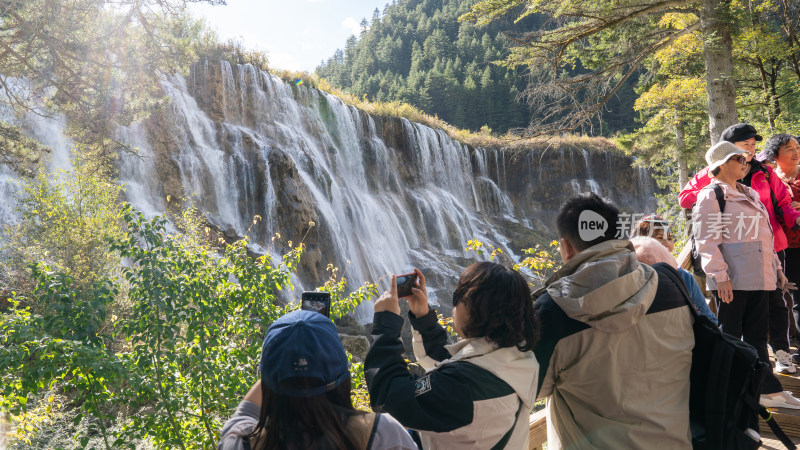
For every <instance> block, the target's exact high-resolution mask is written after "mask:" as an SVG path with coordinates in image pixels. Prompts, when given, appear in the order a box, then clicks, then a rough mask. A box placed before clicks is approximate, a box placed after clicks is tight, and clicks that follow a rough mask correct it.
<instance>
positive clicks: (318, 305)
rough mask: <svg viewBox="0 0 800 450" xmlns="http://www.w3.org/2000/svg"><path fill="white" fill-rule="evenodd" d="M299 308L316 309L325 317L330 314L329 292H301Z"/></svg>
mask: <svg viewBox="0 0 800 450" xmlns="http://www.w3.org/2000/svg"><path fill="white" fill-rule="evenodd" d="M300 308H301V309H305V310H307V311H316V312H318V313H320V314H322V315H324V316H325V317H330V316H331V293H330V292H316V291H306V292H303V296H302V297H301V303H300Z"/></svg>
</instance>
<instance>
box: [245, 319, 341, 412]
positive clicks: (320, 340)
mask: <svg viewBox="0 0 800 450" xmlns="http://www.w3.org/2000/svg"><path fill="white" fill-rule="evenodd" d="M260 369H261V380H262V381H263V382H264V383H265V384H266V385H267V386H268V387H269V388H270V390H272V391H273V392H275V393H277V394H281V395H287V396H290V397H313V396H315V395H320V394H323V393H325V392H327V391H329V390H332V389H334V388H335V387H336V386H338V385H339V384H340V383H341V382H342V381H344V380H346V379H347V378H348V377H349V376H350V370H349V368H348V363H347V354H345V351H344V347H342V342H341V341H340V340H339V334H338V332H337V331H336V326H334V325H333V322H331V320H330V319H329V318H327V317H325V316H324V315H322V314H320V313H317V312H314V311H305V310H297V311H293V312H290V313H289V314H286V315H284V316H283V317H281V318H280V319H278V320H276V321H275V322H273V323H272V325H270V327H269V330H267V335H266V337H264V345H263V346H262V349H261V365H260ZM295 377H307V378H316V379H318V380H320V381H321V382H322V384H321V385H320V386H316V387H313V388H308V389H292V388H287V387H285V386H282V384H283V382H284V381H286V380H288V379H290V378H295Z"/></svg>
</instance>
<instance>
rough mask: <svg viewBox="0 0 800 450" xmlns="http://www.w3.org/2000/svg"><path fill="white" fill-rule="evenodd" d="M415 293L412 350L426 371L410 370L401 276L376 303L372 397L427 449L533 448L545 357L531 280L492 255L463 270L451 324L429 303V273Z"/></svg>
mask: <svg viewBox="0 0 800 450" xmlns="http://www.w3.org/2000/svg"><path fill="white" fill-rule="evenodd" d="M414 272H415V273H416V274H417V284H416V287H415V288H413V290H412V295H411V296H409V297H407V298H408V306H409V310H410V311H409V314H408V317H409V320H410V322H411V326H412V328H413V330H414V331H413V349H414V355H415V356H416V358H417V363H419V364H420V365H421V366H422V367H423V368H424V369H425V370H427V372H426V374H425V375H424V376H422V377H415V376H412V375H411V373H410V372H409V369H408V365H407V363H406V361H405V359H404V358H403V352H404V349H403V343H402V342H401V340H400V329H401V328H402V326H403V323H404V320H403V318H402V317H401V316H400V305H399V303H398V298H397V280H396V277H395V276H392V281H391V289H390V290H389V291H387V292H385V293H384V294H383V295H382V296H381V297H380V299H378V301H377V302H375V318H374V321H373V322H374V328H373V330H372V334H373V337H374V338H375V339H374V342H373V344H372V346H371V347H370V349H369V352H368V353H367V357H366V359H365V361H364V369H365V370H364V372H365V375H366V378H367V386H368V388H369V394H370V402H371V403H372V408H373V409H374V410H375V411H386V412H389V413H391V414H392V416H394V417H396V418H397V420H398V421H400V423H402V424H403V425H405V426H406V427H408V428H411V429H413V430H416V431H418V432H419V435H420V438H421V441H422V448H424V449H489V448H508V449H527V448H528V441H529V424H528V417H529V413H530V410H531V408H532V407H533V402H534V399H535V398H536V378H537V373H538V369H539V364H538V363H537V362H536V358H535V357H534V355H533V352H532V351H531V350H532V348H533V346H534V344H535V342H536V332H537V329H538V326H537V319H536V316H535V315H534V312H533V302H532V301H531V293H530V288H529V287H528V283H527V281H525V279H524V278H523V277H522V276H521V275H520V274H519V273H518V272H517V271H515V270H512V269H508V268H505V267H503V266H501V265H499V264H495V263H492V262H480V263H475V264H473V265H471V266H469V267H467V268H466V269H465V270H464V271H463V272H462V273H461V277H460V278H459V280H458V284H457V285H456V288H455V292H453V307H454V309H453V328H454V330H455V332H456V333H457V334H458V336H459V337H460V338H461V339H460V340H459V341H458V342H456V343H455V344H453V345H445V344H447V332H446V331H445V329H444V328H443V327H442V326H441V325H440V324H439V322H438V319H437V316H436V310H434V309H433V308H431V307H429V305H428V294H427V289H426V284H425V277H424V276H423V274H422V272H420V271H419V270H417V269H415V270H414Z"/></svg>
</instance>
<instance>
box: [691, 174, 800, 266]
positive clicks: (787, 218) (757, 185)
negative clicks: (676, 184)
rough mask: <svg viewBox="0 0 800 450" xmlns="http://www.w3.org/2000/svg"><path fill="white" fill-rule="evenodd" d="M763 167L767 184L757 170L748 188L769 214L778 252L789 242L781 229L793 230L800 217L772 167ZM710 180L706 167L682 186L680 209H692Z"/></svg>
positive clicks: (784, 186) (763, 176)
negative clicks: (777, 212)
mask: <svg viewBox="0 0 800 450" xmlns="http://www.w3.org/2000/svg"><path fill="white" fill-rule="evenodd" d="M764 167H765V168H766V169H767V173H769V182H767V177H766V176H765V175H764V172H762V171H760V170H757V171H756V172H755V173H753V177H752V178H751V181H750V187H752V188H753V189H755V191H756V192H758V195H759V196H760V197H761V203H763V204H764V206H765V207H766V208H767V213H768V214H769V223H770V225H771V226H772V229H773V230H774V231H775V251H776V252H779V251H781V250H783V249H785V248H786V247H788V246H789V241H788V240H787V239H786V233H784V231H783V227H786V228H789V229H794V228H795V222H796V221H797V218H798V217H800V212H797V211H795V209H794V208H792V207H791V206H790V205H791V203H792V197H791V194H790V193H789V189H788V188H787V187H786V185H785V184H783V182H782V181H781V179H780V177H779V176H778V174H776V173H775V171H773V170H772V167H769V166H767V165H765V166H764ZM711 180H712V176H711V173H710V172H709V170H708V167H706V168H704V169H703V170H701V171H700V172H697V175H695V176H694V178H692V179H691V180H689V182H688V183H686V186H684V188H683V190H682V191H681V193H680V196H679V199H678V202H679V203H680V205H681V208H685V209H690V208H692V206H693V205H694V204H695V202H696V201H697V197H698V193H699V192H700V190H701V189H703V188H704V187H706V186H708V185H709V183H711ZM770 190H772V192H774V193H775V199H776V200H778V207H779V208H780V209H781V210H782V211H783V223H782V224H781V223H780V222H779V221H778V217H777V216H776V215H775V211H773V208H772V196H771V195H770Z"/></svg>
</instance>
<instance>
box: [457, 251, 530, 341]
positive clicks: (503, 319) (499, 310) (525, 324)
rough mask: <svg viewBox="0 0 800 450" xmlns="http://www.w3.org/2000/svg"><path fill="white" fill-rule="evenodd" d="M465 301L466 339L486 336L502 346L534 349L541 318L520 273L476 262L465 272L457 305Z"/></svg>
mask: <svg viewBox="0 0 800 450" xmlns="http://www.w3.org/2000/svg"><path fill="white" fill-rule="evenodd" d="M459 302H463V303H464V306H466V307H467V312H468V313H469V323H468V324H466V325H465V326H464V329H463V331H464V334H465V337H485V338H487V339H489V340H490V341H492V342H494V343H495V344H497V345H498V346H500V347H511V346H516V347H517V348H518V349H519V350H520V351H523V352H525V351H529V350H533V347H534V345H536V341H537V340H538V337H539V336H538V333H539V319H538V316H537V315H536V312H535V311H534V309H533V299H532V298H531V290H530V287H528V282H527V281H525V279H524V278H523V277H522V275H520V273H519V272H517V271H516V270H513V269H509V268H506V267H503V266H501V265H500V264H496V263H492V262H478V263H475V264H473V265H471V266H469V267H467V268H466V269H464V272H462V273H461V277H460V278H459V279H458V285H456V290H455V291H454V292H453V306H454V307H455V306H456V305H457V304H458V303H459Z"/></svg>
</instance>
